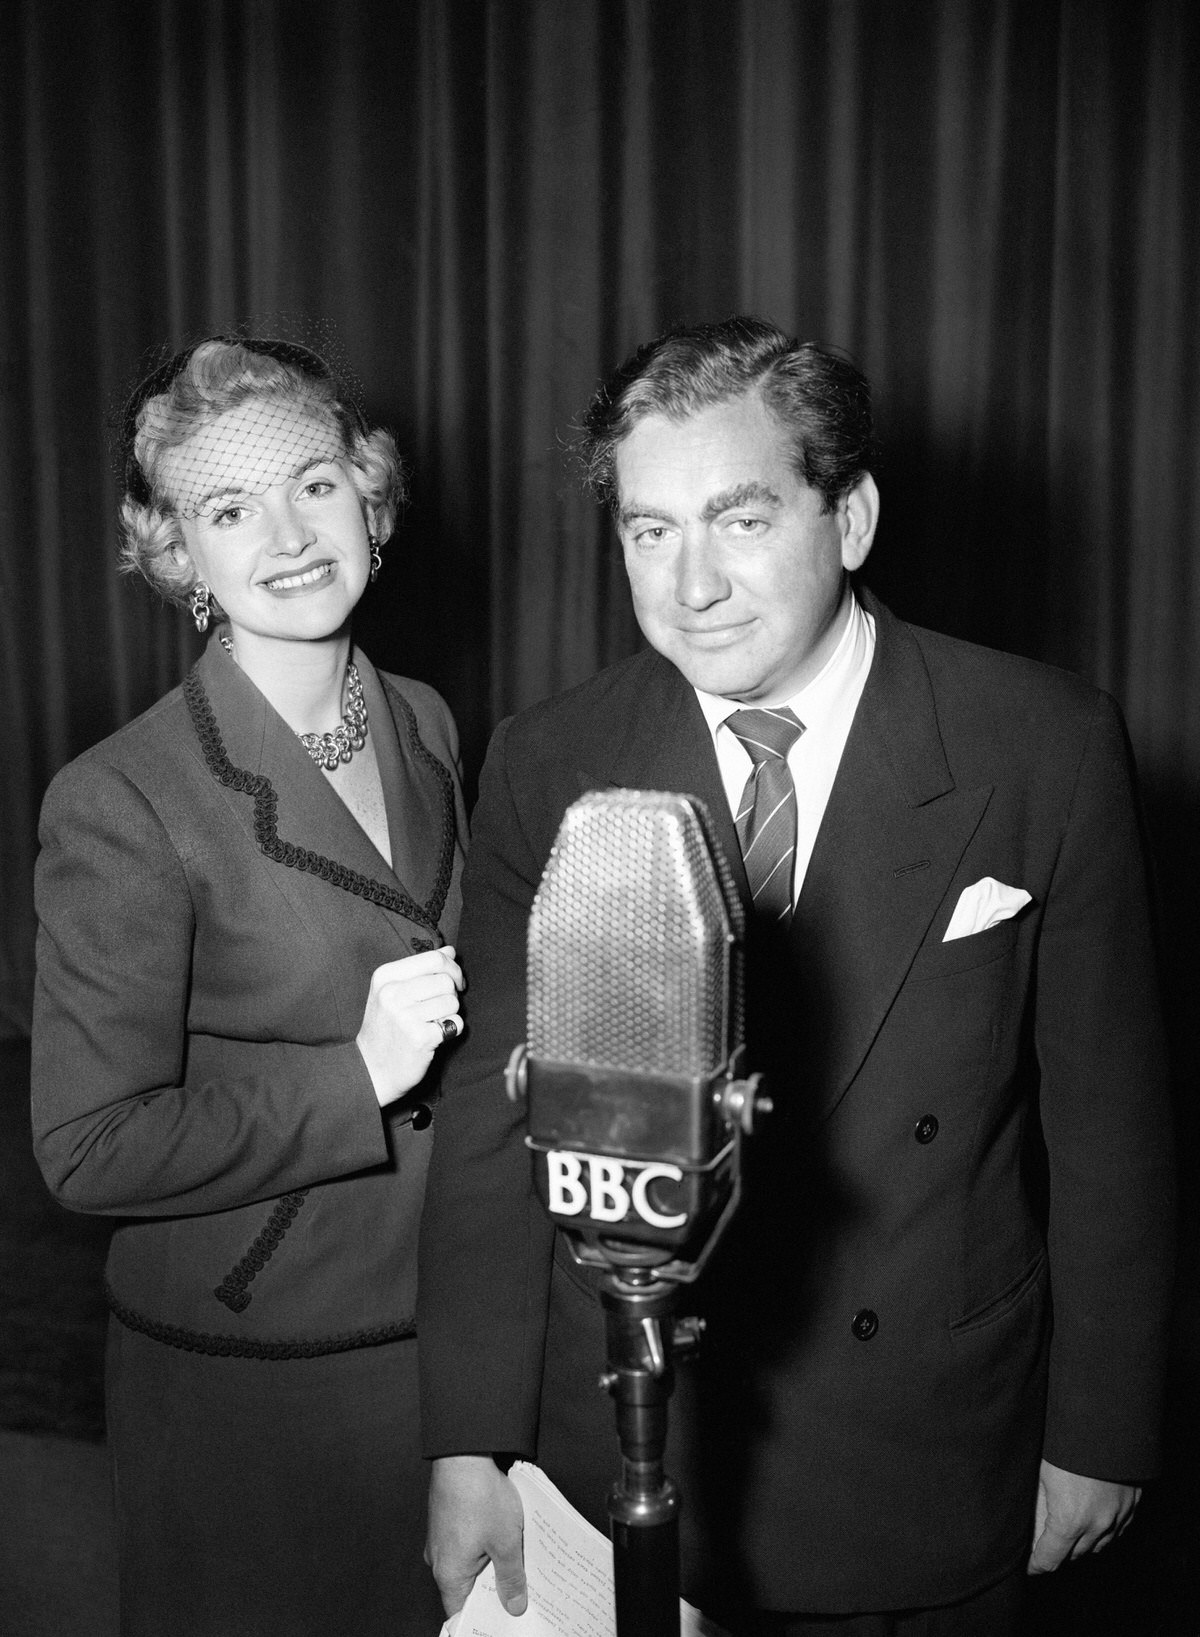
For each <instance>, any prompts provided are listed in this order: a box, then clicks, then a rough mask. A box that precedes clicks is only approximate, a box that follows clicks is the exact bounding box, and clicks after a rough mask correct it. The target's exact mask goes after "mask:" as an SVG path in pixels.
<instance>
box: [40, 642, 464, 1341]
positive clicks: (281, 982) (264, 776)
mask: <svg viewBox="0 0 1200 1637" xmlns="http://www.w3.org/2000/svg"><path fill="white" fill-rule="evenodd" d="M354 658H355V661H356V663H357V665H358V669H359V672H360V674H361V676H362V681H363V689H364V694H365V697H366V703H367V707H368V712H369V720H370V732H371V736H372V741H373V743H374V748H375V755H376V759H377V761H378V764H379V771H380V776H381V779H382V783H383V791H384V798H385V803H386V807H387V818H388V832H389V839H390V844H391V851H392V861H393V863H392V868H390V869H389V867H388V865H387V864H386V863H385V861H384V859H383V858H382V857H381V856H380V854H379V853H378V852H377V851H376V849H375V847H374V846H373V845H372V843H371V842H370V841H369V840H368V838H367V836H366V835H365V833H364V832H363V831H362V829H361V828H360V827H359V825H358V824H357V823H356V821H355V820H354V819H353V817H352V816H351V814H350V812H349V811H348V809H347V808H346V807H345V805H344V804H343V803H342V801H341V800H340V799H339V797H338V796H337V795H336V793H335V792H334V791H333V789H332V788H331V787H330V786H329V784H328V782H327V781H326V779H325V777H324V775H323V774H322V773H321V772H320V770H319V769H318V768H317V767H315V766H314V765H313V763H312V761H311V760H310V759H309V757H308V755H307V753H306V751H305V750H304V747H303V746H302V745H301V744H300V742H299V740H298V739H297V738H296V736H295V734H293V733H292V732H291V730H290V729H289V728H288V727H287V724H286V723H285V722H284V721H283V719H282V718H281V717H280V716H279V715H278V714H277V713H276V712H275V710H274V709H273V708H272V707H271V706H270V705H269V704H268V702H267V700H266V699H265V698H264V697H263V695H262V694H261V693H259V691H258V690H257V689H256V688H255V687H254V686H253V684H252V683H251V682H250V681H249V679H248V678H247V677H246V676H244V674H243V673H242V672H241V671H240V670H239V669H238V667H237V666H236V665H235V664H234V663H233V661H232V660H231V659H230V658H229V657H228V656H227V655H226V654H225V653H224V651H223V650H222V649H221V648H220V647H219V646H218V645H217V644H216V643H215V641H213V642H210V644H209V647H208V648H207V650H206V652H205V654H204V655H203V657H202V658H201V659H200V661H199V662H198V664H197V666H196V667H195V668H194V670H193V672H192V674H191V675H190V677H189V678H188V680H187V682H185V683H184V685H183V686H182V687H180V688H176V689H175V690H174V691H173V692H171V693H170V694H168V695H167V696H166V697H165V698H164V699H162V700H160V701H159V703H158V704H157V705H155V706H154V707H153V708H152V709H151V710H149V711H148V712H147V713H146V714H145V715H143V716H141V717H139V718H138V719H137V720H136V721H134V722H132V723H131V724H129V726H127V727H125V728H123V729H122V730H121V731H120V732H119V733H117V734H115V735H114V736H113V737H112V738H110V739H107V740H105V741H104V742H103V743H102V744H99V745H97V746H95V747H94V748H93V749H92V750H90V751H88V752H87V753H86V754H85V755H83V756H81V757H80V758H78V759H77V760H76V761H74V762H72V763H71V764H70V766H68V767H67V768H65V769H64V770H63V771H62V772H61V773H60V774H59V775H58V777H57V778H56V779H55V780H54V782H53V783H52V785H51V787H50V790H49V792H48V794H47V796H46V800H45V803H44V807H43V817H42V828H41V840H42V852H41V855H40V858H39V862H38V868H37V882H36V891H37V907H38V914H39V920H40V931H39V943H38V980H37V994H36V1002H35V1017H34V1043H33V1103H34V1128H35V1143H36V1147H37V1152H38V1157H39V1160H40V1162H41V1165H42V1169H43V1171H44V1173H45V1175H46V1178H47V1180H48V1182H49V1184H50V1187H51V1189H52V1191H53V1192H54V1193H55V1195H56V1196H57V1197H58V1198H59V1199H60V1200H61V1201H62V1202H63V1203H64V1204H65V1205H68V1206H70V1207H72V1208H73V1209H76V1210H83V1211H94V1212H101V1213H104V1214H107V1215H111V1216H114V1217H116V1218H118V1225H117V1227H116V1230H115V1232H114V1236H113V1240H112V1249H111V1253H110V1257H109V1264H108V1282H109V1288H110V1296H111V1300H112V1303H113V1306H114V1309H115V1311H116V1312H117V1314H118V1316H119V1317H120V1318H122V1319H123V1320H124V1322H125V1323H126V1324H128V1325H130V1326H132V1327H134V1328H135V1329H138V1330H140V1331H143V1332H144V1333H146V1334H148V1335H150V1336H153V1337H155V1338H157V1339H158V1340H160V1341H165V1342H168V1343H172V1344H174V1345H177V1346H183V1347H186V1348H188V1349H189V1350H190V1351H192V1352H199V1353H203V1352H212V1353H215V1354H222V1355H228V1354H232V1355H233V1356H242V1357H267V1358H272V1357H274V1358H288V1357H296V1356H305V1355H308V1354H315V1353H321V1352H326V1351H334V1350H341V1349H343V1348H346V1347H353V1346H359V1345H363V1344H364V1343H368V1342H372V1341H383V1340H388V1339H391V1338H393V1337H395V1338H400V1337H403V1336H410V1335H411V1334H412V1331H413V1314H414V1307H415V1259H416V1250H415V1240H416V1228H417V1220H418V1216H419V1211H420V1201H421V1193H422V1188H423V1184H424V1176H425V1169H426V1166H427V1164H428V1156H429V1149H430V1144H431V1135H432V1134H431V1132H430V1131H429V1130H428V1129H424V1130H420V1131H417V1130H414V1129H413V1125H412V1123H411V1120H409V1122H408V1123H406V1116H411V1113H412V1109H413V1107H414V1105H415V1103H416V1102H417V1100H418V1099H419V1098H420V1097H421V1096H422V1095H423V1094H426V1095H427V1090H424V1091H423V1088H421V1087H418V1088H417V1090H416V1091H415V1092H414V1093H412V1094H411V1095H410V1096H409V1097H408V1098H406V1099H405V1100H403V1101H402V1102H401V1103H399V1104H397V1105H394V1106H393V1107H392V1108H390V1109H389V1110H387V1111H386V1113H385V1115H384V1116H383V1117H381V1114H380V1109H379V1105H378V1103H377V1101H376V1098H375V1093H374V1090H373V1088H372V1084H371V1080H370V1077H369V1075H368V1073H367V1070H366V1066H365V1064H364V1063H363V1060H362V1057H361V1055H360V1053H359V1051H358V1048H357V1046H356V1045H355V1043H354V1042H355V1037H356V1035H357V1033H358V1030H359V1026H360V1024H361V1021H362V1015H363V1010H364V1007H365V1005H366V1000H367V993H368V988H369V985H370V979H371V974H372V972H373V971H374V970H375V968H376V967H377V966H379V965H381V964H383V963H384V962H386V961H392V960H398V959H401V958H402V957H404V956H406V955H410V954H412V953H414V952H416V951H418V950H420V949H425V948H432V947H434V946H435V945H440V944H441V943H443V942H445V941H448V940H449V939H451V938H452V937H453V936H454V932H455V930H456V927H457V918H458V910H459V904H460V893H459V886H460V875H461V866H462V858H463V837H464V836H465V834H466V829H465V822H464V815H463V811H462V804H461V795H460V790H459V778H458V769H457V739H456V735H455V731H454V725H453V721H452V719H451V717H450V713H449V711H448V710H447V708H446V706H445V704H444V703H443V701H442V700H441V699H440V698H439V696H438V695H437V694H436V693H435V692H434V690H433V689H432V688H429V687H427V686H426V685H425V684H424V683H421V682H415V681H412V680H410V679H407V678H401V677H388V676H381V675H380V674H379V673H377V672H376V671H375V669H374V668H373V667H372V666H371V664H370V662H369V661H368V660H367V659H366V658H365V657H364V656H363V655H362V654H361V653H358V652H356V653H355V655H354Z"/></svg>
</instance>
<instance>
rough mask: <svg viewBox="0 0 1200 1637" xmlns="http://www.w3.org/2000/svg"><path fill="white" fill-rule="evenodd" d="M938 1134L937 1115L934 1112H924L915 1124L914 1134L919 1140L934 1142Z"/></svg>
mask: <svg viewBox="0 0 1200 1637" xmlns="http://www.w3.org/2000/svg"><path fill="white" fill-rule="evenodd" d="M937 1134H938V1123H937V1117H936V1116H935V1115H933V1114H922V1116H921V1118H920V1119H919V1120H918V1121H917V1123H916V1125H914V1126H913V1136H914V1137H915V1138H916V1139H917V1141H918V1142H932V1141H933V1139H934V1138H935V1137H936V1136H937Z"/></svg>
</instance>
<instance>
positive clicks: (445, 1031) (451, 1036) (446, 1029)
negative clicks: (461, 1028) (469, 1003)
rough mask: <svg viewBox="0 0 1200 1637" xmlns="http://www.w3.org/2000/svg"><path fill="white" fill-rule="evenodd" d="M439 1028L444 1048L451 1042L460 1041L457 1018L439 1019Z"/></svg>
mask: <svg viewBox="0 0 1200 1637" xmlns="http://www.w3.org/2000/svg"><path fill="white" fill-rule="evenodd" d="M438 1028H439V1029H440V1030H441V1031H442V1044H443V1045H444V1046H445V1045H448V1044H449V1043H450V1041H452V1040H457V1039H458V1019H457V1018H456V1017H443V1018H439V1019H438Z"/></svg>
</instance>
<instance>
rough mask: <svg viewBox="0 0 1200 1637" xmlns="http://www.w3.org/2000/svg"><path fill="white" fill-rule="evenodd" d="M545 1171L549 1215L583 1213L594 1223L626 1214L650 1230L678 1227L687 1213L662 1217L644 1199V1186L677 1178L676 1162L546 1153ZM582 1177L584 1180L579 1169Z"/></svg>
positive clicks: (680, 1177) (680, 1178)
mask: <svg viewBox="0 0 1200 1637" xmlns="http://www.w3.org/2000/svg"><path fill="white" fill-rule="evenodd" d="M546 1164H547V1167H548V1172H549V1191H548V1199H547V1209H548V1210H549V1211H550V1212H551V1214H552V1215H554V1216H588V1217H590V1218H591V1219H592V1221H594V1222H624V1221H625V1219H626V1217H628V1216H629V1215H630V1214H631V1213H632V1214H633V1215H634V1216H638V1217H641V1219H642V1221H643V1222H646V1223H649V1225H650V1226H651V1227H652V1228H681V1227H682V1226H683V1224H684V1223H685V1222H686V1221H687V1212H686V1211H681V1212H680V1213H679V1215H678V1216H665V1215H664V1214H663V1212H662V1211H656V1210H655V1209H654V1207H653V1205H651V1203H650V1199H649V1196H648V1189H649V1187H650V1184H651V1183H652V1182H656V1181H658V1179H659V1178H660V1177H661V1178H662V1179H663V1180H664V1181H667V1182H682V1181H683V1172H682V1171H681V1170H680V1169H679V1167H678V1166H677V1165H666V1164H664V1163H662V1162H661V1161H654V1162H652V1163H650V1164H640V1163H639V1162H638V1161H636V1160H614V1159H607V1158H605V1157H604V1156H603V1155H600V1154H560V1153H557V1152H555V1151H553V1150H551V1152H550V1153H548V1154H547V1155H546ZM585 1166H586V1168H587V1177H586V1180H585V1178H584V1167H585Z"/></svg>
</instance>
